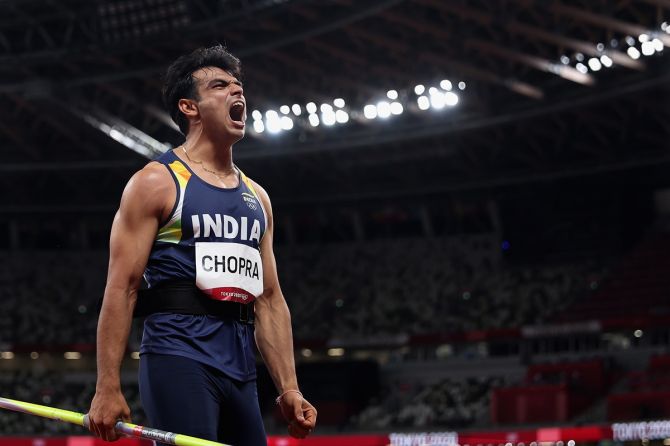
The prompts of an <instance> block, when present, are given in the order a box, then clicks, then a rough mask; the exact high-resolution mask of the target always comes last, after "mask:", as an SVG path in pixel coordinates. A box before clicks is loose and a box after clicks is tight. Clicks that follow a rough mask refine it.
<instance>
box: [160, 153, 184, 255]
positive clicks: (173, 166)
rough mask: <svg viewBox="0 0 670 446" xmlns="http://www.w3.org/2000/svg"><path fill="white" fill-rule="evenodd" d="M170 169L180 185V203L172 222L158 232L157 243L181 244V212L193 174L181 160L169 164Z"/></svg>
mask: <svg viewBox="0 0 670 446" xmlns="http://www.w3.org/2000/svg"><path fill="white" fill-rule="evenodd" d="M168 168H169V169H170V170H172V172H173V173H174V176H175V178H176V179H177V183H178V184H179V191H178V192H179V201H178V203H177V206H176V207H175V210H174V212H173V213H172V217H171V218H170V220H169V221H168V222H167V223H165V224H164V225H163V227H161V228H160V229H159V230H158V235H157V236H156V241H158V242H165V243H179V242H180V241H181V211H182V206H183V205H184V196H185V195H186V185H187V184H188V180H189V179H191V172H190V171H189V170H188V169H187V168H186V166H184V164H182V162H181V161H179V160H175V161H173V162H171V163H170V164H168Z"/></svg>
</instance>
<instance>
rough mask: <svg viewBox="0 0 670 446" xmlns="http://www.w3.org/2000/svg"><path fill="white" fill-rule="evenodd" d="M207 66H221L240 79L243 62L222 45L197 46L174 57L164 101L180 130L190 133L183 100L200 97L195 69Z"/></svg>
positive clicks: (167, 77) (166, 82)
mask: <svg viewBox="0 0 670 446" xmlns="http://www.w3.org/2000/svg"><path fill="white" fill-rule="evenodd" d="M204 67H218V68H221V69H222V70H225V71H226V72H228V73H230V74H231V75H232V76H235V78H236V79H238V80H240V78H241V76H242V64H241V63H240V60H239V59H238V58H237V57H235V56H233V55H232V54H230V53H229V52H228V50H226V48H225V47H224V46H223V45H215V46H211V47H209V48H198V49H197V50H195V51H193V52H192V53H190V54H185V55H183V56H181V57H179V58H178V59H177V60H175V61H174V62H173V63H172V65H170V67H169V68H168V69H167V71H166V72H165V77H164V79H165V82H164V84H163V103H164V104H165V108H166V109H167V111H168V112H169V113H170V116H171V117H172V120H173V121H174V122H175V123H176V124H177V126H179V130H181V132H182V133H183V134H184V135H186V134H187V133H188V119H186V116H184V114H182V113H181V112H180V111H179V100H180V99H196V100H197V99H198V91H197V89H196V85H195V80H194V79H193V72H195V71H198V70H199V69H200V68H204Z"/></svg>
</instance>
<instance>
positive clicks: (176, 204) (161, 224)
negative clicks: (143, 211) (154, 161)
mask: <svg viewBox="0 0 670 446" xmlns="http://www.w3.org/2000/svg"><path fill="white" fill-rule="evenodd" d="M161 164H163V163H161ZM163 166H165V168H166V169H167V170H168V172H170V176H171V177H172V181H174V186H175V188H176V190H177V194H176V195H175V200H174V204H173V205H172V210H171V211H170V213H169V214H168V216H167V217H166V218H165V219H164V220H163V221H161V223H160V225H158V230H159V231H160V230H161V229H163V228H164V227H165V225H167V224H168V223H169V222H170V220H172V217H174V213H175V211H176V210H177V206H178V205H179V198H180V195H181V188H180V187H179V181H177V176H176V175H175V173H174V171H173V170H172V169H170V166H169V165H167V164H163Z"/></svg>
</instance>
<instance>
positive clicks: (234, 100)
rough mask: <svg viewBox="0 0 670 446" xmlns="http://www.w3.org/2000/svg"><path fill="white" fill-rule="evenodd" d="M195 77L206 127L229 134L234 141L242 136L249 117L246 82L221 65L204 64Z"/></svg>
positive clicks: (201, 117)
mask: <svg viewBox="0 0 670 446" xmlns="http://www.w3.org/2000/svg"><path fill="white" fill-rule="evenodd" d="M193 79H194V80H195V83H196V89H197V91H198V97H199V98H200V99H199V100H198V101H197V105H198V112H199V114H200V120H201V123H202V125H203V129H204V130H205V131H206V132H208V133H210V134H212V135H218V136H228V135H229V136H230V137H231V139H232V142H233V143H234V142H237V141H239V140H240V139H242V138H243V137H244V123H245V121H246V120H247V110H246V109H247V107H246V100H245V99H244V91H243V90H242V83H241V82H240V81H239V80H237V79H236V78H235V77H234V76H232V75H231V74H230V73H228V72H226V71H224V70H223V69H221V68H218V67H205V68H201V69H199V70H197V71H195V72H194V73H193ZM220 132H223V134H221V133H220Z"/></svg>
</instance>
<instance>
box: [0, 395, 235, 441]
mask: <svg viewBox="0 0 670 446" xmlns="http://www.w3.org/2000/svg"><path fill="white" fill-rule="evenodd" d="M0 408H3V409H8V410H13V411H15V412H23V413H27V414H29V415H37V416H40V417H44V418H49V419H52V420H58V421H65V422H66V423H71V424H76V425H78V426H82V427H85V428H88V426H89V419H88V414H86V415H84V414H82V413H78V412H71V411H69V410H64V409H57V408H55V407H49V406H41V405H39V404H33V403H26V402H24V401H17V400H10V399H9V398H0ZM114 430H115V431H116V432H118V433H120V434H123V435H126V436H128V437H135V438H144V439H147V440H156V441H159V442H161V443H167V444H173V445H175V446H229V445H226V444H223V443H217V442H215V441H210V440H204V439H202V438H197V437H191V436H188V435H182V434H175V433H173V432H166V431H162V430H159V429H153V428H150V427H144V426H139V425H137V424H132V423H124V422H123V421H117V422H116V425H115V426H114Z"/></svg>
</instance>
